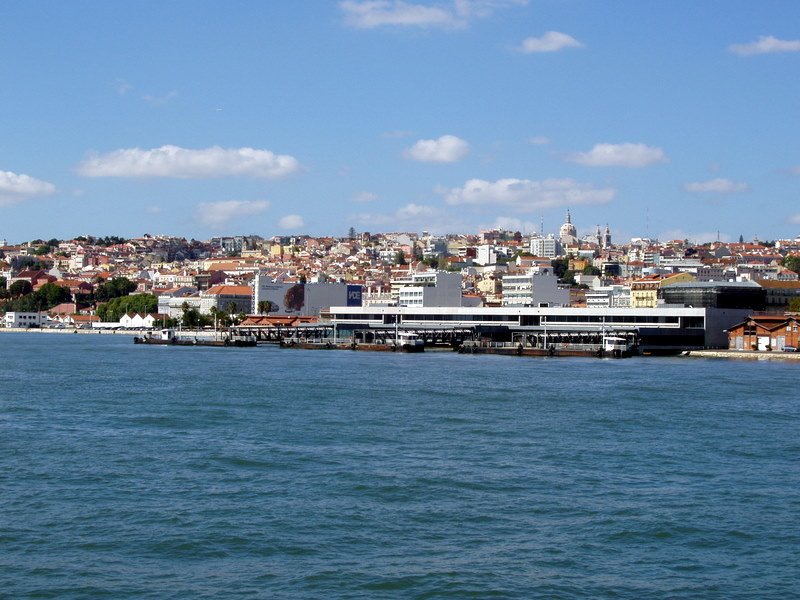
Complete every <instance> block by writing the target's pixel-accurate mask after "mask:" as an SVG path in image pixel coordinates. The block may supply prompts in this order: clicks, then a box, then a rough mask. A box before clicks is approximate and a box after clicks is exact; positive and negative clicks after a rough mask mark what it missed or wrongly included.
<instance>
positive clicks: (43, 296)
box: [34, 283, 72, 310]
mask: <svg viewBox="0 0 800 600" xmlns="http://www.w3.org/2000/svg"><path fill="white" fill-rule="evenodd" d="M34 294H35V295H36V296H37V298H38V299H39V300H41V303H42V310H47V309H50V308H53V307H54V306H55V305H56V304H61V303H62V302H69V301H70V300H72V294H71V293H70V291H69V288H65V287H62V286H60V285H56V284H55V283H45V284H44V285H43V286H42V287H40V288H39V289H38V290H36V292H34Z"/></svg>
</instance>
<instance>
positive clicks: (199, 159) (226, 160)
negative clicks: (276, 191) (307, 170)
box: [77, 146, 300, 179]
mask: <svg viewBox="0 0 800 600" xmlns="http://www.w3.org/2000/svg"><path fill="white" fill-rule="evenodd" d="M299 169H300V163H299V162H298V161H297V159H296V158H294V157H293V156H289V155H286V154H274V153H272V152H270V151H269V150H258V149H255V148H220V147H219V146H212V147H211V148H204V149H201V150H190V149H187V148H180V147H178V146H161V147H160V148H154V149H152V150H142V149H140V148H125V149H122V150H115V151H113V152H109V153H108V154H98V155H95V156H92V157H90V158H88V159H87V160H85V161H84V162H82V163H81V164H80V165H78V168H77V172H78V174H79V175H83V176H84V177H176V178H181V179H209V178H213V177H231V176H246V177H264V178H277V177H283V176H286V175H290V174H291V173H295V172H296V171H298V170H299Z"/></svg>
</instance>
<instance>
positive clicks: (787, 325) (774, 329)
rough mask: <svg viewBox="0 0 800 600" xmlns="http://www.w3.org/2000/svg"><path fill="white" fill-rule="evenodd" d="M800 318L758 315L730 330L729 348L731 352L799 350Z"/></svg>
mask: <svg viewBox="0 0 800 600" xmlns="http://www.w3.org/2000/svg"><path fill="white" fill-rule="evenodd" d="M798 324H800V318H798V317H797V316H794V315H757V316H752V315H751V316H750V317H748V318H747V320H746V321H743V322H742V323H738V324H737V325H734V326H733V327H729V328H728V347H729V348H730V349H731V350H756V351H759V352H765V351H770V350H778V351H780V350H783V349H784V348H785V347H786V346H792V347H794V348H797V345H798V342H800V338H799V337H798Z"/></svg>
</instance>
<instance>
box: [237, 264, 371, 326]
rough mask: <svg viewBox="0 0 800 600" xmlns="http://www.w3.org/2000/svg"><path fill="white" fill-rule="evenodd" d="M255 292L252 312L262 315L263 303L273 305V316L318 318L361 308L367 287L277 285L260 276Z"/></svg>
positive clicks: (311, 284) (351, 285)
mask: <svg viewBox="0 0 800 600" xmlns="http://www.w3.org/2000/svg"><path fill="white" fill-rule="evenodd" d="M252 292H253V298H252V312H258V307H259V303H260V302H269V303H270V310H269V312H270V313H271V314H278V315H299V316H304V317H306V316H317V317H318V316H319V315H320V313H321V312H322V311H323V310H325V309H327V308H329V307H331V306H361V303H362V293H363V287H362V286H361V285H355V284H347V283H276V282H274V281H273V280H272V279H271V278H270V277H267V276H265V275H263V274H258V275H256V278H255V285H254V288H253V290H252Z"/></svg>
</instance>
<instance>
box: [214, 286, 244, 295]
mask: <svg viewBox="0 0 800 600" xmlns="http://www.w3.org/2000/svg"><path fill="white" fill-rule="evenodd" d="M252 294H253V288H251V287H250V286H248V285H215V286H213V287H210V288H208V289H207V290H206V291H205V295H206V296H251V295H252Z"/></svg>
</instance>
